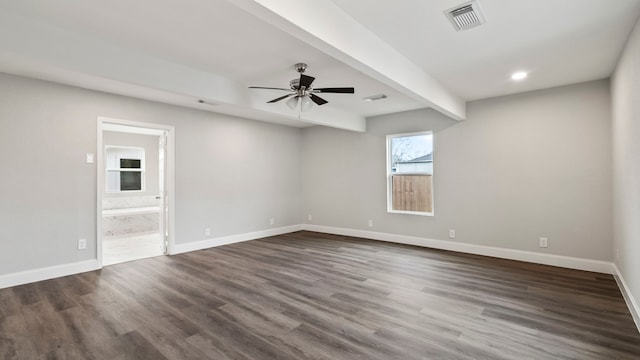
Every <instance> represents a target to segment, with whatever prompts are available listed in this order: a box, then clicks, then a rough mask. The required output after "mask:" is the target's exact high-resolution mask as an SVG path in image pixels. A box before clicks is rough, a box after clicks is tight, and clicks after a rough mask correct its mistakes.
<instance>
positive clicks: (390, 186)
mask: <svg viewBox="0 0 640 360" xmlns="http://www.w3.org/2000/svg"><path fill="white" fill-rule="evenodd" d="M417 135H431V141H432V146H431V154H432V155H431V159H432V160H431V161H432V162H433V161H434V158H435V156H434V153H435V136H434V135H433V131H416V132H409V133H401V134H391V135H387V138H386V142H387V143H386V146H387V151H386V155H387V161H386V164H387V169H386V173H387V213H390V214H406V215H418V216H435V190H434V184H433V176H434V172H435V169H433V166H432V169H431V212H423V211H406V210H394V209H393V175H394V174H393V173H392V171H391V167H392V165H393V161H392V159H391V157H392V153H391V140H392V139H394V138H399V137H408V136H417ZM425 174H426V173H416V172H411V173H406V174H404V175H425Z"/></svg>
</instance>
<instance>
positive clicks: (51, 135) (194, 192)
mask: <svg viewBox="0 0 640 360" xmlns="http://www.w3.org/2000/svg"><path fill="white" fill-rule="evenodd" d="M99 116H103V117H109V118H116V119H125V120H132V121H143V122H151V123H158V124H166V125H173V126H175V135H176V144H175V148H176V184H175V186H176V194H175V204H176V214H175V215H176V229H175V231H176V243H178V244H183V243H188V242H192V241H198V240H203V239H204V238H205V236H204V228H205V227H210V228H211V231H212V234H211V237H218V236H225V235H231V234H242V233H247V232H251V231H258V230H262V229H267V228H270V227H271V226H270V225H269V218H272V217H273V218H275V221H276V224H275V226H287V225H294V224H299V223H300V222H301V220H302V219H301V217H300V213H301V202H300V199H301V197H302V193H301V172H300V169H301V155H300V153H301V151H300V150H301V144H300V141H301V131H300V129H297V128H290V127H285V126H279V125H273V124H267V123H262V122H256V121H251V120H246V119H240V118H234V117H230V116H225V115H218V114H214V113H209V112H202V111H197V110H192V109H185V108H180V107H177V106H170V105H165V104H159V103H154V102H148V101H143V100H138V99H133V98H127V97H123V96H117V95H110V94H105V93H100V92H95V91H89V90H85V89H80V88H75V87H70V86H64V85H59V84H55V83H50V82H44V81H39V80H33V79H27V78H23V77H18V76H13V75H6V74H0V153H2V154H3V156H2V157H0V166H1V168H2V169H3V170H2V173H1V175H0V189H1V190H0V191H1V193H0V198H1V199H2V200H1V201H0V215H1V216H0V241H2V251H0V275H2V274H8V273H13V272H18V271H23V270H29V269H37V268H42V267H48V266H54V265H59V264H67V263H72V262H75V261H81V260H89V259H95V258H96V164H87V163H85V154H86V153H96V151H97V149H96V147H97V118H98V117H99ZM79 238H86V239H87V240H88V241H87V242H88V244H87V250H84V251H78V250H76V245H77V241H78V239H79Z"/></svg>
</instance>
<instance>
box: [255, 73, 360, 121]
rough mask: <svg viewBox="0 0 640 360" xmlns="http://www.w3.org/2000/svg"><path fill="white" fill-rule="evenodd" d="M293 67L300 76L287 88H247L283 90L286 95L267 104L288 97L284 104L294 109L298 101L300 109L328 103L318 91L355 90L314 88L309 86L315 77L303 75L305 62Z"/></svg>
mask: <svg viewBox="0 0 640 360" xmlns="http://www.w3.org/2000/svg"><path fill="white" fill-rule="evenodd" d="M294 68H295V69H296V71H297V72H299V73H300V78H296V79H293V80H291V81H290V82H289V87H290V88H289V89H285V88H276V87H265V86H249V89H268V90H283V91H287V92H289V94H287V95H283V96H280V97H277V98H275V99H273V100H270V101H267V103H268V104H270V103H275V102H278V101H281V100H284V99H287V98H289V100H287V102H286V104H287V106H288V107H289V108H290V109H291V110H294V109H295V108H296V107H297V106H298V103H300V110H301V111H307V110H309V109H311V108H312V107H313V104H314V103H315V104H316V105H324V104H326V103H328V101H327V100H325V99H323V98H321V97H320V96H318V95H316V94H320V93H335V94H353V93H354V92H355V90H354V88H352V87H337V88H336V87H333V88H314V87H313V86H311V84H313V81H314V80H315V79H316V78H314V77H313V76H308V75H305V74H304V72H305V70H307V64H304V63H297V64H295V65H294Z"/></svg>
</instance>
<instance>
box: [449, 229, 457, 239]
mask: <svg viewBox="0 0 640 360" xmlns="http://www.w3.org/2000/svg"><path fill="white" fill-rule="evenodd" d="M455 237H456V231H455V230H453V229H452V230H449V238H450V239H455Z"/></svg>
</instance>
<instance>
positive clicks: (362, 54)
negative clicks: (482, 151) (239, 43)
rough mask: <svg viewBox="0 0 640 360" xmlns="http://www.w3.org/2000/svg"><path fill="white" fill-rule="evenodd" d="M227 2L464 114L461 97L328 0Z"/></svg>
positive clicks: (452, 113)
mask: <svg viewBox="0 0 640 360" xmlns="http://www.w3.org/2000/svg"><path fill="white" fill-rule="evenodd" d="M228 1H229V2H231V3H232V4H234V5H236V6H239V7H240V8H242V9H244V10H245V11H248V12H250V13H252V14H253V15H254V16H256V17H258V18H260V19H262V20H264V21H267V22H269V23H270V24H271V25H273V26H276V27H278V28H280V29H281V30H284V31H286V32H287V33H289V34H291V35H293V36H295V37H297V38H299V39H300V40H302V41H304V42H306V43H307V44H309V45H311V46H313V47H315V48H317V49H319V50H321V51H323V52H325V53H326V54H328V55H330V56H332V57H334V58H335V59H337V60H339V61H341V62H343V63H345V64H347V65H349V66H351V67H353V68H354V69H357V70H359V71H361V72H362V73H364V74H366V75H368V76H370V77H372V78H374V79H376V80H378V81H380V82H382V83H384V84H386V85H389V86H391V87H393V88H394V89H396V90H398V91H400V92H402V93H404V94H406V95H408V96H410V97H412V98H414V99H416V100H418V101H420V102H422V103H423V104H425V105H426V106H428V107H432V108H434V109H435V110H437V111H439V112H441V113H443V114H445V115H447V116H449V117H451V118H453V119H456V120H463V119H465V117H466V104H465V102H464V101H463V100H462V99H461V98H459V97H458V96H456V95H455V94H453V93H451V92H450V91H449V90H447V89H446V88H444V87H443V86H442V85H441V84H440V83H439V82H438V81H436V80H435V79H434V78H432V77H431V76H430V75H429V74H427V73H426V72H425V71H424V70H423V69H422V68H420V67H419V66H417V65H416V64H414V63H413V62H411V61H410V60H409V59H407V58H406V57H405V56H404V55H402V54H401V53H399V52H398V51H397V50H395V49H394V48H392V47H391V46H390V45H389V44H387V43H386V42H384V41H383V40H381V39H380V38H378V37H377V36H376V35H375V34H373V33H372V32H371V31H369V30H368V29H366V28H365V27H364V26H363V25H362V24H360V23H358V22H357V21H355V20H354V19H353V18H351V17H350V16H349V15H348V14H346V13H345V12H344V11H343V10H342V9H340V8H339V7H338V6H337V5H335V4H334V3H333V2H331V1H329V0H228ZM407 36H411V34H407ZM419 41H420V39H416V42H419Z"/></svg>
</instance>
